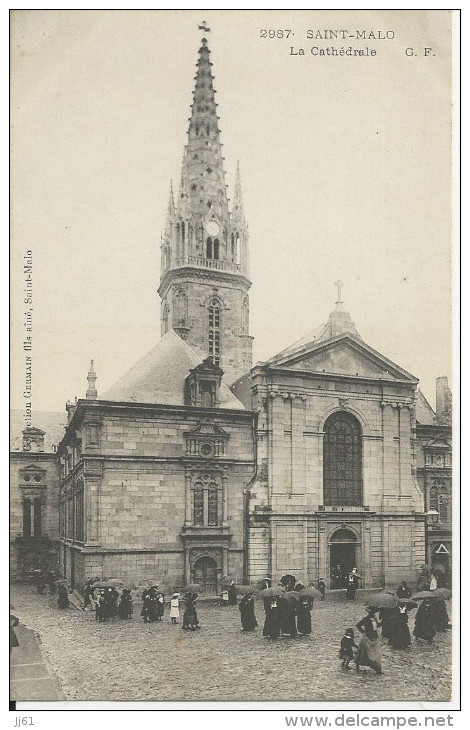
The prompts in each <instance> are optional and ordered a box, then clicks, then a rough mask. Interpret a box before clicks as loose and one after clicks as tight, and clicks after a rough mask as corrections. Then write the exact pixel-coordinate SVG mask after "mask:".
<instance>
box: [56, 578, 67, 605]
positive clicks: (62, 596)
mask: <svg viewBox="0 0 470 730" xmlns="http://www.w3.org/2000/svg"><path fill="white" fill-rule="evenodd" d="M57 605H58V606H59V608H68V607H69V605H70V602H69V594H68V591H67V586H66V585H65V583H59V597H58V599H57Z"/></svg>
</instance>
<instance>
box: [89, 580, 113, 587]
mask: <svg viewBox="0 0 470 730" xmlns="http://www.w3.org/2000/svg"><path fill="white" fill-rule="evenodd" d="M114 587H115V586H114V583H109V582H108V581H107V580H99V581H97V582H96V583H93V588H114Z"/></svg>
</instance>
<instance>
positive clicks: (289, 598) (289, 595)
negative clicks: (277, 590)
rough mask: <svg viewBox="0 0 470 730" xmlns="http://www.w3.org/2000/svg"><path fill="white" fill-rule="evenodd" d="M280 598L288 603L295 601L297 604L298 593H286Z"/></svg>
mask: <svg viewBox="0 0 470 730" xmlns="http://www.w3.org/2000/svg"><path fill="white" fill-rule="evenodd" d="M281 598H283V599H284V600H285V601H288V602H292V601H295V602H296V603H297V602H298V601H300V593H299V592H298V591H287V592H286V593H283V594H282V595H281Z"/></svg>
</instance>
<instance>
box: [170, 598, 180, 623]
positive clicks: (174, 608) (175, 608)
mask: <svg viewBox="0 0 470 730" xmlns="http://www.w3.org/2000/svg"><path fill="white" fill-rule="evenodd" d="M179 595H180V594H179V593H173V596H172V598H171V601H170V618H171V623H172V624H177V623H178V622H177V620H176V619H177V618H179V616H180V601H179Z"/></svg>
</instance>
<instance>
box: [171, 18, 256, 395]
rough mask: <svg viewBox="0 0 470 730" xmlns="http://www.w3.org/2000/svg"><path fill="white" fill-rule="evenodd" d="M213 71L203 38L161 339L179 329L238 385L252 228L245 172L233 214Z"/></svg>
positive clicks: (244, 362)
mask: <svg viewBox="0 0 470 730" xmlns="http://www.w3.org/2000/svg"><path fill="white" fill-rule="evenodd" d="M202 30H204V31H207V30H209V29H208V28H206V27H205V26H203V27H202ZM211 67H212V63H211V61H210V51H209V48H208V45H207V40H206V38H203V39H202V42H201V47H200V49H199V58H198V62H197V72H196V76H195V81H196V85H195V89H194V92H193V103H192V105H191V117H190V120H189V130H188V143H187V145H186V147H185V150H184V155H183V166H182V171H181V182H180V189H179V193H178V198H177V200H176V203H175V200H174V196H173V189H172V188H171V190H170V199H169V203H168V213H167V222H166V228H165V233H164V235H163V237H162V242H161V279H160V286H159V288H158V293H159V295H160V297H161V325H162V336H163V335H164V334H165V333H166V332H168V330H170V329H174V330H175V332H177V334H178V335H179V336H180V337H181V338H182V339H183V340H185V341H186V342H187V343H188V345H190V346H191V347H192V348H193V349H195V350H197V351H198V352H199V353H200V354H201V355H203V356H204V357H209V358H210V359H211V360H212V362H213V363H214V364H215V365H217V366H219V367H221V368H222V370H223V371H224V380H226V381H227V383H232V382H234V381H235V380H237V379H238V378H239V377H241V376H242V375H244V374H245V373H246V372H247V371H248V370H249V369H250V368H251V365H252V340H253V338H252V337H250V335H249V298H248V291H249V289H250V286H251V282H250V280H249V272H248V227H247V224H246V221H245V216H244V212H243V202H242V193H241V182H240V170H239V166H237V174H236V183H235V191H234V199H233V204H232V206H231V210H230V209H229V200H228V198H227V186H226V184H225V171H224V165H223V161H224V158H223V157H222V145H221V143H220V130H219V117H218V116H217V104H216V102H215V91H214V87H213V83H212V82H213V79H214V77H213V75H212V72H211Z"/></svg>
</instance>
